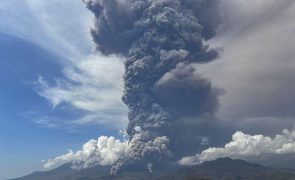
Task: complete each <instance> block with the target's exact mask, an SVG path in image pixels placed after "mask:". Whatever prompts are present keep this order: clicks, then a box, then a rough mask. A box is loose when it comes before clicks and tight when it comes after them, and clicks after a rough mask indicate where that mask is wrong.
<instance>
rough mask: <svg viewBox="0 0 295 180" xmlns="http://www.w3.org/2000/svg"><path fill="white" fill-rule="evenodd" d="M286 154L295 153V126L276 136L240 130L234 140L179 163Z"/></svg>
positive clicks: (257, 158) (255, 158)
mask: <svg viewBox="0 0 295 180" xmlns="http://www.w3.org/2000/svg"><path fill="white" fill-rule="evenodd" d="M285 154H293V155H294V154H295V126H294V128H293V129H292V130H287V129H285V130H283V131H282V134H278V135H276V136H275V137H274V138H271V137H268V136H263V135H250V134H245V133H243V132H241V131H238V132H236V133H235V134H233V136H232V141H231V142H229V143H227V144H226V145H225V146H224V147H222V148H215V147H214V148H208V149H206V150H204V151H203V152H202V153H200V154H197V155H195V156H190V157H184V158H182V159H181V160H180V161H179V163H180V164H182V165H194V164H200V163H202V162H204V161H211V160H215V159H218V158H220V157H230V158H234V159H244V160H255V161H257V160H265V159H271V158H273V157H275V156H278V155H285Z"/></svg>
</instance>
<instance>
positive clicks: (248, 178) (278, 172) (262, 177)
mask: <svg viewBox="0 0 295 180" xmlns="http://www.w3.org/2000/svg"><path fill="white" fill-rule="evenodd" d="M109 170H110V166H94V167H91V168H87V169H82V170H74V169H72V168H71V165H70V164H65V165H62V166H60V167H58V168H56V169H53V170H51V171H44V172H34V173H32V174H30V175H27V176H24V177H21V178H16V179H11V180H64V179H66V180H166V179H169V180H295V170H294V169H277V168H270V167H266V166H263V165H260V164H255V163H250V162H247V161H244V160H239V159H236V160H234V159H230V158H227V157H226V158H219V159H216V160H214V161H207V162H204V163H202V164H200V165H194V166H184V167H182V168H179V169H178V170H176V171H173V172H168V171H162V172H161V171H155V172H154V173H148V172H147V171H145V172H144V171H138V172H135V171H133V172H132V171H130V172H124V173H122V174H119V175H116V176H112V175H110V174H109V172H110V171H109Z"/></svg>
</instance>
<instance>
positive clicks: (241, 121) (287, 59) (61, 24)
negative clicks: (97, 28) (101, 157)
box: [0, 0, 295, 180]
mask: <svg viewBox="0 0 295 180" xmlns="http://www.w3.org/2000/svg"><path fill="white" fill-rule="evenodd" d="M249 1H251V2H252V3H248V1H244V0H222V2H223V3H222V8H224V9H225V10H226V11H225V12H226V13H228V14H226V13H225V19H224V25H223V26H222V27H221V28H220V29H219V31H218V34H217V36H216V37H215V38H214V39H213V40H212V41H210V44H211V45H212V46H215V47H222V48H223V51H224V53H223V54H222V56H221V57H220V59H219V60H218V61H216V62H214V63H210V64H208V65H204V66H202V67H203V68H200V69H199V72H200V73H201V74H202V75H203V76H204V77H206V78H209V79H210V80H212V83H213V84H214V85H216V86H218V87H221V88H222V89H224V91H225V92H226V93H225V94H224V95H223V96H222V97H221V99H220V110H219V111H218V113H217V117H218V118H219V119H220V120H224V121H227V122H232V123H233V124H237V125H238V127H239V128H240V129H239V130H243V131H244V132H246V133H254V134H257V133H261V134H264V135H268V136H271V137H273V136H274V135H276V134H279V133H280V132H281V131H282V129H285V128H290V127H292V125H293V124H294V122H295V113H294V109H293V107H294V105H295V104H294V102H295V99H294V98H295V94H294V92H295V86H294V84H295V82H294V81H295V77H294V69H295V63H294V57H295V54H294V48H293V47H295V39H294V36H293V34H294V29H295V24H294V15H295V13H294V12H295V11H294V9H295V5H294V3H293V2H292V0H291V1H289V0H288V1H287V0H286V1H284V2H279V1H276V0H259V1H258V0H249ZM0 16H1V19H0V67H1V69H0V123H1V126H0V179H1V180H2V179H5V178H12V177H17V176H22V175H24V174H28V173H30V172H33V171H36V170H42V169H43V165H44V162H41V161H42V160H47V159H51V158H54V157H56V156H59V155H61V154H65V153H66V152H67V150H68V149H73V150H74V151H75V150H78V149H81V146H82V145H83V144H84V143H85V142H87V141H89V139H93V138H94V139H95V138H97V137H99V136H101V135H107V136H110V135H112V136H115V137H119V131H120V130H121V129H124V127H126V124H127V108H126V107H125V106H124V105H123V103H122V102H121V99H120V98H121V96H122V92H123V82H122V78H121V77H122V74H123V70H124V69H123V59H124V58H122V57H117V56H114V55H111V56H108V57H105V56H102V55H101V54H99V53H95V52H93V47H94V45H93V43H92V40H91V36H90V33H89V30H90V28H91V26H92V21H93V17H92V14H91V13H90V12H89V11H88V10H87V9H86V8H85V6H84V4H83V3H82V2H81V1H80V0H50V1H43V0H0ZM233 74H234V75H233Z"/></svg>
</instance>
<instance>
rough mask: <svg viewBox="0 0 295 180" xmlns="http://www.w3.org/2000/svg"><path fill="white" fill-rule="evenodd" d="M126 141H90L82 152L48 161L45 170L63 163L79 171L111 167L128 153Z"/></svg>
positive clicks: (71, 152) (104, 138) (104, 137)
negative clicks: (96, 166)
mask: <svg viewBox="0 0 295 180" xmlns="http://www.w3.org/2000/svg"><path fill="white" fill-rule="evenodd" d="M127 146H128V143H127V141H120V140H118V139H115V138H114V137H106V136H101V137H99V138H98V139H97V140H90V141H88V142H87V143H85V144H84V145H83V148H82V150H79V151H77V152H75V153H74V152H73V151H72V150H69V153H67V154H65V155H62V156H59V157H56V158H54V159H49V160H47V161H46V163H45V165H44V167H45V168H53V167H56V166H59V165H62V164H64V163H72V165H73V166H72V167H73V168H77V169H81V168H87V167H91V166H94V165H102V166H105V165H112V164H113V163H115V162H116V161H117V160H118V159H119V158H120V157H121V156H124V155H126V154H127V152H128V148H127Z"/></svg>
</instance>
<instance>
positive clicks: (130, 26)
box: [84, 0, 220, 173]
mask: <svg viewBox="0 0 295 180" xmlns="http://www.w3.org/2000/svg"><path fill="white" fill-rule="evenodd" d="M84 2H85V3H86V4H87V7H88V8H89V9H90V10H91V11H92V12H93V13H94V14H95V18H96V19H95V27H94V29H92V36H93V39H94V41H95V43H96V44H97V50H98V51H100V52H102V53H103V54H106V55H107V54H112V53H114V54H118V55H122V56H124V57H126V61H125V74H124V85H125V90H124V95H123V97H122V100H123V102H124V103H125V104H126V105H127V106H128V108H129V116H128V117H129V124H128V127H127V133H128V135H129V138H130V139H129V144H130V146H129V148H130V149H129V151H130V153H129V155H127V156H126V157H122V158H121V159H120V160H119V161H118V162H117V163H116V164H115V165H114V166H113V169H112V170H113V173H116V172H117V171H118V170H120V169H122V168H124V167H126V166H127V167H128V166H133V165H136V166H142V167H144V166H145V167H149V169H150V170H151V166H152V165H160V164H163V163H165V162H167V161H173V160H177V159H179V158H181V157H182V156H185V155H189V154H190V153H195V152H196V150H197V149H198V147H199V146H200V143H201V142H200V138H198V137H200V136H201V135H202V133H200V131H202V130H201V129H200V128H199V130H198V126H199V123H200V122H201V121H202V119H204V117H205V116H206V117H207V118H206V119H210V118H208V116H210V114H211V115H212V114H214V112H215V111H216V109H217V105H218V98H217V97H218V94H219V92H218V90H216V89H214V88H212V86H211V83H210V81H208V80H206V79H204V78H201V77H200V76H199V75H198V74H197V73H196V72H195V69H194V68H192V67H191V66H190V63H206V62H209V61H211V60H213V59H215V58H216V57H217V56H218V53H217V51H215V50H208V46H206V45H204V44H203V41H204V40H208V39H210V38H212V37H213V36H214V35H215V29H216V27H217V26H218V25H219V23H220V18H219V13H218V2H217V0H84ZM175 131H178V133H177V134H178V135H176V133H174V132H175ZM179 131H180V132H182V133H179ZM179 134H181V135H179Z"/></svg>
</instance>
